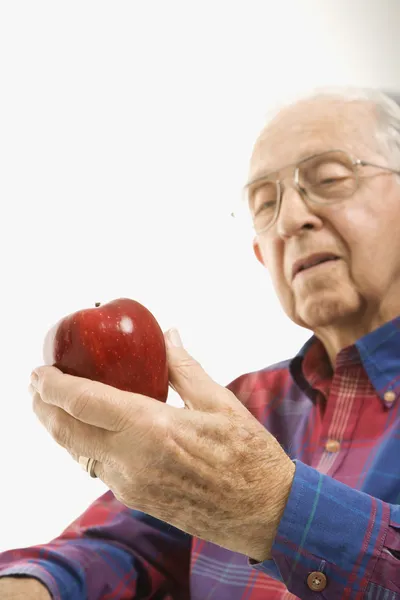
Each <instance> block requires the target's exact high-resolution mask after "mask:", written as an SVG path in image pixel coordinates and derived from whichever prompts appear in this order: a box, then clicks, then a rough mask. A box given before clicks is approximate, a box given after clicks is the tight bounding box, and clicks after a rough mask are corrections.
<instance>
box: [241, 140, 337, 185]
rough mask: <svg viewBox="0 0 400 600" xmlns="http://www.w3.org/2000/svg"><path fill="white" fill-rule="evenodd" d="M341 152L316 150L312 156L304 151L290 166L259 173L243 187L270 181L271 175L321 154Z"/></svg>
mask: <svg viewBox="0 0 400 600" xmlns="http://www.w3.org/2000/svg"><path fill="white" fill-rule="evenodd" d="M339 151H341V150H340V149H339V148H327V149H325V150H319V151H317V150H314V151H313V152H311V154H310V150H308V151H307V152H306V151H304V152H302V153H301V155H300V157H299V158H298V159H297V160H296V161H295V162H292V163H290V164H288V165H284V166H283V167H278V168H277V169H273V170H271V171H259V173H257V175H256V176H255V177H252V178H251V179H249V181H248V182H247V183H246V184H245V185H244V186H243V189H246V188H248V187H250V186H251V185H253V184H254V183H257V182H258V181H262V180H263V179H268V177H270V176H271V175H274V174H275V173H279V171H282V170H283V169H289V168H290V167H295V166H296V165H298V164H300V163H301V162H302V161H303V160H307V159H309V158H314V157H316V156H319V155H320V154H324V153H325V152H339Z"/></svg>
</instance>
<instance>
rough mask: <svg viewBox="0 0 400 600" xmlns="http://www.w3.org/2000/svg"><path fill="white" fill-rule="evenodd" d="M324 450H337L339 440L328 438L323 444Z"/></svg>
mask: <svg viewBox="0 0 400 600" xmlns="http://www.w3.org/2000/svg"><path fill="white" fill-rule="evenodd" d="M325 450H326V451H327V452H339V450H340V442H338V441H337V440H328V441H327V442H326V444H325Z"/></svg>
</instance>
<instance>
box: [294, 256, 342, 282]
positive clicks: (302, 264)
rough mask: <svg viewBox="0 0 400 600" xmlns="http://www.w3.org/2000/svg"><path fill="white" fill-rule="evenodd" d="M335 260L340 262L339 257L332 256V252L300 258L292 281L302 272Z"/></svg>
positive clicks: (295, 265) (295, 266)
mask: <svg viewBox="0 0 400 600" xmlns="http://www.w3.org/2000/svg"><path fill="white" fill-rule="evenodd" d="M334 260H339V256H337V255H336V254H332V253H331V252H320V253H318V254H310V256H306V257H304V258H300V259H299V260H297V261H296V262H295V263H294V265H293V268H292V279H294V278H295V277H296V275H297V274H298V273H301V271H305V270H307V269H311V267H315V266H316V265H319V264H321V263H324V262H330V261H334Z"/></svg>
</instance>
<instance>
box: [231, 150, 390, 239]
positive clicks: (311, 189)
mask: <svg viewBox="0 0 400 600" xmlns="http://www.w3.org/2000/svg"><path fill="white" fill-rule="evenodd" d="M366 166H369V167H374V168H376V169H380V170H382V171H383V172H384V173H386V174H393V173H395V174H396V175H400V171H396V170H395V169H391V168H390V167H385V166H382V165H376V164H374V163H370V162H367V161H364V160H360V159H356V158H353V157H352V156H350V155H349V154H348V153H347V152H344V151H343V150H329V151H328V152H322V153H320V154H316V155H313V156H310V157H308V158H305V159H303V160H301V161H300V162H298V163H296V164H294V165H289V167H287V168H290V167H291V168H292V169H293V170H294V173H293V183H294V186H295V188H296V189H297V191H298V192H299V194H300V195H301V197H302V198H303V200H304V201H305V202H307V201H309V202H311V203H314V204H319V205H329V204H334V203H337V202H341V201H342V200H346V199H348V198H351V197H352V196H353V195H354V194H355V192H356V191H357V190H358V188H359V185H360V179H361V175H360V173H359V171H360V168H361V167H366ZM380 174H383V173H380ZM276 175H277V173H271V174H269V175H266V176H263V177H259V178H257V179H255V180H253V181H251V182H250V183H248V184H247V185H246V186H245V188H244V190H243V192H244V193H243V198H242V200H241V203H240V206H239V207H237V209H236V210H235V211H234V212H233V213H232V216H233V217H239V218H245V219H246V215H247V220H248V219H249V218H250V220H251V221H252V227H253V229H254V230H255V232H256V233H257V234H260V233H264V232H265V231H267V230H268V229H270V228H271V227H272V226H273V225H274V223H275V222H276V220H277V218H278V215H279V210H280V206H281V203H282V180H279V179H277V178H276ZM370 176H372V175H370ZM245 213H246V215H245Z"/></svg>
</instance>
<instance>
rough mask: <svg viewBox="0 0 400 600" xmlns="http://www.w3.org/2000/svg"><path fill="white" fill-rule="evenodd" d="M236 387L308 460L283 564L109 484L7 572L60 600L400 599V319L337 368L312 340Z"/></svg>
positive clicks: (291, 503) (4, 557) (3, 561)
mask: <svg viewBox="0 0 400 600" xmlns="http://www.w3.org/2000/svg"><path fill="white" fill-rule="evenodd" d="M228 387H229V388H230V389H231V390H232V391H233V392H234V393H235V394H236V395H237V397H238V398H239V399H240V400H241V401H242V402H243V403H244V404H245V405H246V406H247V408H248V409H249V411H251V413H252V414H253V415H254V416H255V417H256V418H257V419H258V420H259V421H260V422H261V423H263V424H264V426H265V427H266V428H267V429H268V430H269V431H271V432H272V434H273V435H274V436H276V438H277V439H278V440H279V442H280V443H281V444H282V446H283V447H284V449H285V450H286V452H287V453H288V454H289V455H290V456H291V458H292V459H293V460H294V461H295V464H296V472H295V478H294V483H293V487H292V490H291V493H290V496H289V500H288V503H287V506H286V510H285V512H284V515H283V518H282V520H281V523H280V526H279V530H278V534H277V537H276V539H275V543H274V545H273V549H272V554H273V559H272V560H269V561H265V562H263V563H254V562H253V561H251V559H249V558H248V557H246V556H243V555H240V554H236V553H233V552H230V551H228V550H225V549H223V548H221V547H219V546H216V545H213V544H211V543H208V542H205V541H203V540H201V539H196V538H192V537H191V536H189V535H187V534H185V533H183V532H181V531H179V530H177V529H175V528H174V527H171V526H170V525H167V524H165V523H163V522H161V521H159V520H156V519H154V518H153V517H150V516H148V515H146V514H143V513H141V512H138V511H135V510H131V509H128V508H126V507H125V506H123V505H122V504H120V503H119V502H118V501H117V500H116V499H115V497H114V496H113V494H112V493H111V492H107V493H106V494H104V495H103V496H102V497H101V498H99V499H98V500H97V501H96V502H94V503H93V504H92V505H91V506H90V507H89V508H88V510H87V511H86V512H85V513H84V514H83V515H82V516H81V517H79V518H78V519H77V520H76V521H75V522H74V523H72V524H71V525H70V526H69V527H68V528H67V529H66V530H65V531H64V533H62V535H61V536H60V537H58V538H56V539H55V540H53V541H51V542H50V543H48V544H44V545H42V546H38V547H33V548H22V549H19V550H10V551H7V552H4V553H2V554H1V555H0V576H4V575H12V574H25V575H29V576H33V577H36V578H38V579H39V580H41V581H42V582H43V583H44V584H45V585H47V586H48V588H49V590H50V591H51V593H52V595H53V598H54V599H55V600H58V599H62V600H84V599H88V600H97V599H102V600H113V599H117V598H118V599H134V598H141V599H147V598H148V599H150V598H153V599H154V600H156V599H157V600H171V599H174V600H178V599H179V600H188V599H191V600H236V599H237V600H239V599H240V600H268V599H270V598H272V599H288V598H294V597H299V598H303V599H310V600H311V599H318V598H319V599H321V598H325V599H328V600H333V599H335V600H336V599H339V598H363V599H369V600H373V599H375V600H378V599H379V600H384V599H390V600H395V599H400V467H399V465H400V400H399V395H400V318H398V319H395V320H394V321H392V322H390V323H387V324H386V325H384V326H383V327H381V328H380V329H378V330H376V331H374V332H372V333H370V334H369V335H367V336H365V337H364V338H362V339H361V340H359V341H358V342H357V343H356V344H355V345H354V346H351V347H349V348H346V349H344V350H343V351H342V352H341V353H340V354H339V356H338V358H337V363H336V366H335V369H334V371H332V369H331V367H330V364H329V361H328V359H327V356H326V353H325V350H324V348H323V346H322V344H321V343H320V342H319V341H318V340H316V339H315V338H312V339H311V340H310V341H309V342H308V343H307V344H306V345H305V347H304V348H303V349H302V351H301V352H300V353H299V354H298V355H297V356H296V357H295V358H294V359H293V360H291V361H287V362H283V363H280V364H277V365H275V366H273V367H269V368H267V369H264V370H262V371H258V372H255V373H250V374H246V375H242V376H241V377H239V378H238V379H236V380H235V381H234V382H233V383H231V384H230V385H229V386H228ZM243 510H245V507H243Z"/></svg>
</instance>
